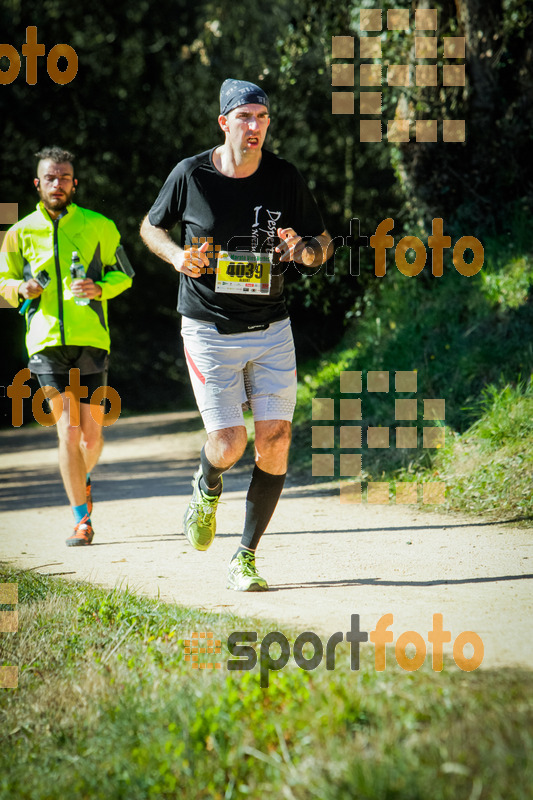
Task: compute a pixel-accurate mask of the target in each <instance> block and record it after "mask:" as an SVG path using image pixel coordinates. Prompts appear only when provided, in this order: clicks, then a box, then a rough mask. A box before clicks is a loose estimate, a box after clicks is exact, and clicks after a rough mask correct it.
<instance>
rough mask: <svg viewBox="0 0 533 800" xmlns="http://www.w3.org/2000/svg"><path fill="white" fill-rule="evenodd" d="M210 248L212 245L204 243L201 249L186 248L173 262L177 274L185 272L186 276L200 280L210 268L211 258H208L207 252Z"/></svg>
mask: <svg viewBox="0 0 533 800" xmlns="http://www.w3.org/2000/svg"><path fill="white" fill-rule="evenodd" d="M210 247H212V245H211V244H210V243H209V242H203V243H202V244H201V245H200V247H186V248H185V250H182V251H181V252H180V254H179V255H178V256H177V258H176V259H174V260H173V261H172V264H173V265H174V269H175V270H176V272H183V274H184V275H188V276H189V277H190V278H199V277H200V275H203V274H204V272H205V271H206V268H207V267H208V266H209V257H208V256H206V254H205V252H206V250H209V248H210Z"/></svg>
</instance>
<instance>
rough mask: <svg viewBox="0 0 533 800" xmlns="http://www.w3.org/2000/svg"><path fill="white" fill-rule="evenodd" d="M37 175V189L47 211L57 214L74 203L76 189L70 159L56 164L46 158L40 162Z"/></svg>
mask: <svg viewBox="0 0 533 800" xmlns="http://www.w3.org/2000/svg"><path fill="white" fill-rule="evenodd" d="M37 176H38V179H39V183H38V184H37V191H38V193H39V197H40V198H41V200H42V203H43V205H44V207H45V208H46V210H47V211H51V212H52V213H53V214H57V213H58V212H60V211H63V209H64V208H66V207H67V206H68V205H70V203H72V197H73V195H74V192H75V190H76V187H75V185H74V169H73V167H72V164H70V163H69V162H68V161H65V162H64V163H63V164H56V163H55V162H54V161H50V159H45V160H44V161H40V162H39V166H38V167H37Z"/></svg>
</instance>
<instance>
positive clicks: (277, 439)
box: [255, 420, 292, 455]
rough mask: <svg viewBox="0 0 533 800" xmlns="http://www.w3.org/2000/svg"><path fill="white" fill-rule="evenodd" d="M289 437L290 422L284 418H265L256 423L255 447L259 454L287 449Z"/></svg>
mask: <svg viewBox="0 0 533 800" xmlns="http://www.w3.org/2000/svg"><path fill="white" fill-rule="evenodd" d="M291 438H292V433H291V423H290V422H287V421H286V420H267V421H264V422H258V423H256V427H255V447H256V450H257V452H258V453H259V454H260V455H267V454H270V453H281V452H286V451H288V449H289V447H290V444H291Z"/></svg>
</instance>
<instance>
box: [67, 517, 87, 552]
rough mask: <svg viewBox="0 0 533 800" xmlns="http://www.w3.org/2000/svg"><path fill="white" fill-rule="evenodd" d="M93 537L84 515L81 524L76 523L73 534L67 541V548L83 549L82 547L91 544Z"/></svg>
mask: <svg viewBox="0 0 533 800" xmlns="http://www.w3.org/2000/svg"><path fill="white" fill-rule="evenodd" d="M93 536H94V531H93V528H92V525H91V520H90V519H89V517H88V515H87V514H86V515H85V516H84V518H83V519H82V521H81V522H78V524H77V525H76V527H75V528H74V533H73V534H72V536H69V538H68V539H67V547H83V546H84V545H88V544H91V542H92V540H93Z"/></svg>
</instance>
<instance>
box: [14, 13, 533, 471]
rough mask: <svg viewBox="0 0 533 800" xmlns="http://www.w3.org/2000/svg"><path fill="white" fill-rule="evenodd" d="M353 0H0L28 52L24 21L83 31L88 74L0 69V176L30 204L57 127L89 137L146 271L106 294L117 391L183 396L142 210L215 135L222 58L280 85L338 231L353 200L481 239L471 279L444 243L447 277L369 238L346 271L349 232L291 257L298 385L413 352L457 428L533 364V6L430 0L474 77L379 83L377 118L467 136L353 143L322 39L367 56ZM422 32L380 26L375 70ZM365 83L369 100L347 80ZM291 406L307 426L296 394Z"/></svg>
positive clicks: (279, 117)
mask: <svg viewBox="0 0 533 800" xmlns="http://www.w3.org/2000/svg"><path fill="white" fill-rule="evenodd" d="M360 5H361V6H362V7H364V8H376V7H381V8H382V9H383V21H384V22H385V19H386V12H387V11H388V10H389V9H391V8H405V9H407V8H409V9H410V13H411V17H412V16H413V12H414V10H415V6H416V7H418V8H425V7H427V3H423V2H420V3H417V4H412V3H409V2H407V0H400V1H399V2H397V1H396V0H385V2H383V3H382V4H380V6H376V4H375V3H373V2H370V1H369V0H364V2H362V3H361V4H360ZM360 5H359V4H355V3H351V2H348V3H345V4H342V5H339V4H338V3H336V2H333V0H325V1H324V2H320V3H318V2H303V0H291V2H289V0H275V2H274V3H273V4H271V5H270V6H269V8H268V10H266V9H264V8H263V7H260V6H253V5H250V4H246V5H242V4H238V3H234V2H229V0H219V2H207V0H199V2H197V3H196V4H194V6H193V5H191V4H189V3H187V2H186V0H173V2H170V0H160V1H159V2H157V3H156V2H153V1H151V0H138V1H137V2H125V0H117V2H115V3H114V4H113V6H109V5H108V4H105V3H104V2H103V0H96V2H95V3H93V4H92V5H91V8H90V9H88V8H87V7H83V6H80V5H79V4H78V5H76V4H74V5H70V6H68V7H67V8H64V6H63V4H61V3H59V0H45V1H44V2H39V3H38V2H37V1H36V0H28V2H25V3H24V6H22V4H21V3H20V2H19V0H6V2H5V3H4V4H3V6H2V8H1V10H0V23H1V29H2V31H3V35H4V36H3V38H4V40H5V41H6V42H10V43H12V44H13V45H14V46H15V47H16V48H17V49H18V50H19V52H20V49H21V45H22V42H23V41H24V39H25V28H26V26H27V25H30V24H33V25H36V26H37V28H38V35H39V41H41V42H44V43H45V45H46V47H47V49H50V47H51V46H52V45H53V44H55V43H58V42H67V43H70V44H71V45H72V46H73V47H75V49H76V51H77V53H78V56H79V73H78V75H77V76H76V78H75V79H74V80H73V81H72V82H71V83H69V84H67V85H65V86H59V85H57V84H55V83H54V82H53V81H52V80H51V79H50V78H49V77H48V76H47V74H46V71H45V61H44V59H40V62H39V70H38V82H37V84H36V85H34V86H29V85H27V84H26V83H25V81H24V68H23V70H21V74H20V75H19V77H18V78H17V80H16V81H15V82H13V83H12V84H10V85H7V86H1V87H0V113H1V115H2V119H3V122H4V136H3V142H2V151H1V154H0V164H1V168H0V194H1V197H2V199H3V200H6V201H9V200H11V201H12V200H17V201H18V202H19V204H20V205H19V211H20V215H23V214H26V213H28V212H29V211H30V210H31V209H32V207H33V204H34V202H35V195H34V191H33V187H32V184H31V178H32V176H33V170H34V161H33V158H32V154H33V153H34V152H35V150H37V149H38V147H39V146H42V145H43V144H46V143H50V142H57V143H61V144H62V145H64V146H66V147H68V148H70V149H72V150H73V151H74V152H75V153H77V154H78V159H77V171H78V176H79V178H80V190H79V193H78V201H79V202H80V203H81V204H85V205H87V206H88V207H90V208H94V209H95V210H97V211H101V212H103V213H105V214H107V215H108V216H110V217H111V218H113V219H114V220H115V221H116V222H117V224H118V226H119V229H120V230H121V232H122V234H123V239H124V243H125V245H126V248H127V251H128V252H129V254H130V258H131V260H132V262H133V263H134V266H135V268H136V270H137V277H136V280H135V284H134V288H133V289H132V290H131V291H129V292H128V294H127V295H124V296H123V297H121V298H118V299H117V300H116V301H114V302H113V303H112V308H111V324H112V329H113V360H112V371H111V383H112V385H113V386H114V387H115V388H116V389H117V390H118V391H119V392H120V394H121V397H122V400H123V406H124V407H125V408H126V409H129V410H134V409H149V408H156V409H163V408H175V407H176V401H177V400H178V402H179V405H180V407H183V406H187V405H189V404H191V402H192V394H191V391H190V389H189V386H188V379H187V375H186V367H185V362H184V359H183V355H182V350H181V343H180V341H179V335H178V319H177V315H176V313H175V311H174V305H175V303H174V298H175V295H176V286H177V281H176V276H175V275H174V274H173V272H172V270H171V269H170V268H169V267H167V266H166V265H164V264H163V263H162V262H160V261H159V260H158V259H157V258H155V257H153V256H152V255H151V254H149V253H148V252H147V250H146V249H145V248H144V246H143V244H142V242H141V241H140V239H139V236H138V225H139V222H140V220H141V219H142V217H143V215H144V214H145V213H146V211H147V209H148V208H149V207H150V205H151V203H152V201H153V199H154V197H155V195H156V193H157V191H158V189H159V187H160V185H161V182H162V180H163V179H164V177H165V176H166V174H167V173H168V172H169V170H170V168H171V167H172V166H173V164H174V163H175V162H176V161H177V160H179V159H180V158H182V157H184V156H188V155H191V154H192V153H195V152H199V151H201V150H203V149H205V148H207V147H209V146H211V145H213V144H214V143H216V142H217V141H221V133H220V131H219V130H218V126H217V122H216V117H217V113H218V90H219V86H220V83H221V82H222V80H223V79H224V78H226V77H228V76H235V77H238V76H245V77H248V78H251V79H253V80H257V81H259V82H261V83H262V84H263V85H264V87H265V89H266V90H267V91H268V92H269V94H270V96H271V100H272V125H271V128H270V132H269V140H268V146H269V147H270V148H271V149H273V150H274V151H276V152H279V153H280V154H281V155H283V156H284V157H286V158H288V159H289V160H291V161H294V162H295V163H296V164H297V165H298V166H299V168H300V169H301V171H302V172H303V173H304V175H305V177H306V179H307V180H308V182H309V184H310V186H311V187H312V188H313V190H314V192H315V193H316V196H317V199H318V201H319V204H320V206H321V208H322V210H323V213H324V219H325V223H326V225H327V227H328V229H329V230H330V231H331V233H332V234H333V235H334V236H336V237H346V236H347V235H348V233H349V222H350V220H351V219H352V218H357V219H359V220H360V221H361V234H362V235H364V236H370V235H371V234H372V233H373V232H374V230H375V228H376V226H377V224H378V222H379V221H380V220H382V219H385V218H387V217H392V218H393V219H394V222H395V225H394V231H393V236H394V238H395V243H397V242H398V240H399V238H400V237H401V236H404V235H407V234H410V235H417V236H419V237H420V238H421V240H422V241H423V242H424V243H425V242H427V238H428V236H429V234H430V233H431V220H432V219H433V218H435V217H442V218H443V219H444V225H445V233H446V234H448V235H450V236H451V237H452V242H455V241H456V240H457V239H458V238H459V237H461V236H465V235H472V236H476V237H478V238H479V239H480V241H482V243H483V245H484V247H485V265H484V267H483V269H482V271H481V272H480V273H479V274H477V275H476V276H474V277H473V278H465V277H463V276H461V275H459V274H458V273H457V272H456V271H455V270H454V269H453V266H452V263H451V253H450V251H447V252H446V254H445V262H444V263H445V273H444V276H443V277H442V278H439V279H436V278H433V277H432V276H431V273H430V260H431V256H430V255H429V257H428V264H427V266H426V267H425V270H424V272H422V273H421V274H420V275H419V276H417V277H416V278H406V277H404V276H403V275H400V274H399V273H398V272H397V270H396V269H395V266H394V260H393V252H392V250H390V251H388V273H387V275H386V276H385V277H384V278H382V279H377V278H376V277H375V276H374V252H373V251H372V250H371V249H370V248H365V247H361V275H360V276H359V278H357V277H356V276H354V275H351V274H349V262H348V248H346V247H338V248H337V252H336V256H335V268H334V270H333V269H332V268H331V264H330V268H329V269H328V270H326V269H325V268H322V269H321V270H320V271H318V272H317V273H316V274H315V275H310V274H307V275H301V274H300V273H299V272H298V270H296V269H295V268H293V267H291V268H290V270H289V272H288V274H287V284H288V295H289V299H290V305H291V312H292V317H293V322H294V330H295V339H296V345H297V350H298V353H299V356H300V363H301V364H302V365H304V366H303V369H302V370H301V377H303V378H304V384H303V388H302V398H303V399H304V400H305V398H307V400H308V401H310V398H311V394H312V393H313V392H316V391H317V389H318V388H319V387H323V386H325V385H326V384H328V381H329V379H330V377H331V378H334V377H335V375H336V374H337V373H338V372H339V369H340V367H338V366H336V365H335V359H336V355H335V353H336V352H337V351H338V352H340V353H341V361H342V364H343V365H344V366H343V367H342V368H344V369H346V368H349V367H350V368H352V369H363V370H369V369H370V370H372V369H374V370H375V369H388V370H397V369H417V370H418V372H419V375H420V389H421V390H423V391H424V396H426V397H428V396H431V397H445V398H446V401H447V417H446V421H447V423H448V424H449V425H450V426H451V427H452V428H453V429H454V430H457V431H464V430H465V429H466V428H467V427H468V426H469V425H470V424H472V423H473V422H474V421H475V419H476V413H477V412H476V411H475V409H476V408H479V405H478V403H477V401H478V400H479V398H480V397H481V395H482V392H483V390H484V388H485V387H486V386H487V385H489V384H493V385H499V382H501V381H503V383H504V384H510V385H515V384H516V383H517V382H518V380H519V379H520V377H522V378H523V379H527V377H528V376H529V375H530V374H531V371H532V370H533V352H532V346H531V341H532V335H531V334H532V330H533V312H532V302H531V300H532V289H531V274H532V273H531V253H532V239H531V226H530V224H529V218H530V215H531V208H532V202H533V200H532V188H533V173H532V167H531V164H532V161H531V158H530V157H529V156H530V152H531V149H532V144H533V142H532V139H533V102H531V101H532V100H533V96H532V86H533V49H532V47H533V46H532V44H531V42H532V41H533V37H532V35H531V34H532V32H533V12H532V10H531V4H530V3H528V2H526V1H525V0H490V1H489V2H481V1H480V0H460V2H452V0H442V1H441V2H437V3H432V4H431V6H432V7H436V8H437V9H438V12H439V28H438V31H437V36H438V47H439V49H438V61H437V63H438V66H439V70H440V68H441V66H442V64H443V63H445V60H444V59H443V45H442V37H443V36H448V35H453V36H464V37H465V38H466V47H467V59H466V62H465V63H466V85H465V87H464V88H463V87H449V88H447V89H444V88H441V89H439V90H438V91H436V90H435V91H433V90H430V89H427V88H420V87H417V86H414V85H412V86H411V87H409V88H406V89H401V88H393V87H388V86H386V85H385V84H384V85H383V87H382V93H383V115H382V116H383V120H386V119H392V118H394V117H395V116H402V117H408V118H409V119H411V120H414V119H415V117H416V118H427V119H438V120H441V119H442V118H444V117H448V118H452V119H463V118H464V119H465V120H466V130H467V140H466V143H464V144H449V143H448V144H447V143H444V142H442V141H441V140H440V134H439V141H438V142H436V143H429V144H422V143H417V142H415V141H410V142H409V143H407V144H391V143H389V142H387V141H386V138H384V141H383V142H381V143H375V144H361V143H360V142H359V116H358V114H357V113H356V114H354V115H353V116H351V115H332V113H331V91H332V87H331V63H332V58H331V36H332V35H343V34H344V35H346V34H351V35H354V36H356V42H355V61H354V63H355V73H356V75H357V73H358V66H359V63H360V60H359V49H358V42H357V34H358V31H359V9H360ZM415 33H416V32H415V30H414V28H413V26H411V30H410V31H409V32H404V31H390V32H388V33H387V34H386V35H385V34H384V35H383V36H382V41H383V58H382V63H383V73H384V75H385V71H386V67H387V65H388V64H395V63H406V62H408V63H410V64H411V66H412V67H413V66H414V63H415V59H414V52H413V43H414V36H415ZM4 66H5V65H4ZM439 74H440V73H439ZM355 99H356V111H357V106H358V93H357V80H356V92H355ZM411 135H412V138H414V135H413V133H412V134H411ZM356 232H357V228H355V229H354V233H356ZM340 242H341V239H340V238H338V239H337V244H338V245H339V244H340ZM353 255H355V253H354V254H353ZM332 272H333V273H334V274H331V273H332ZM3 315H4V316H3V321H4V324H5V329H6V332H7V336H8V338H9V339H10V340H11V341H13V343H14V346H13V348H12V349H11V350H10V351H9V352H8V353H6V354H5V372H4V373H3V382H4V383H9V382H10V381H11V376H12V375H13V374H14V372H15V371H16V370H17V369H20V368H21V367H22V366H23V365H24V347H23V322H22V320H21V319H20V318H19V317H18V316H17V315H16V314H15V312H3ZM343 336H344V339H343V340H342V343H341V339H342V337H343ZM332 347H336V348H337V350H336V351H335V350H334V351H333V352H332V351H331V348H332ZM313 360H314V361H313ZM306 362H307V363H306ZM321 362H323V363H321ZM306 375H307V376H308V377H307V378H305V376H306ZM147 383H148V385H149V387H150V389H149V390H148V391H147ZM328 389H329V391H330V393H331V392H332V391H334V387H333V386H331V385H330V386H328ZM26 408H27V410H28V412H29V404H28V403H26ZM368 411H369V417H368V419H367V422H370V421H371V419H372V417H373V415H374V416H375V418H376V419H383V415H382V413H381V409H380V408H379V404H378V406H377V407H375V408H374V406H372V405H371V406H370V407H369V409H368ZM28 416H29V413H28ZM298 419H299V420H300V421H301V422H303V423H304V424H305V425H308V423H309V406H308V405H305V403H304V405H303V406H302V408H301V410H300V414H299V417H298ZM7 420H8V416H7V414H4V422H5V421H7ZM307 430H308V429H307ZM306 435H307V434H306ZM299 436H300V438H298V437H299ZM300 441H303V440H302V439H301V435H300V434H299V435H297V437H296V442H297V444H298V442H300ZM305 447H306V448H307V452H309V447H308V443H306V444H305ZM393 456H394V457H393ZM397 456H398V454H392V453H388V454H386V455H385V456H383V454H381V456H380V457H379V458H378V459H377V461H376V462H375V463H373V465H372V462H369V463H370V464H371V465H372V468H371V473H372V474H374V475H379V474H380V473H381V472H383V470H385V471H387V470H389V471H390V470H391V469H392V470H397V469H402V468H403V469H409V463H408V461H409V459H405V458H404V459H402V458H400V459H398V458H397Z"/></svg>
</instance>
